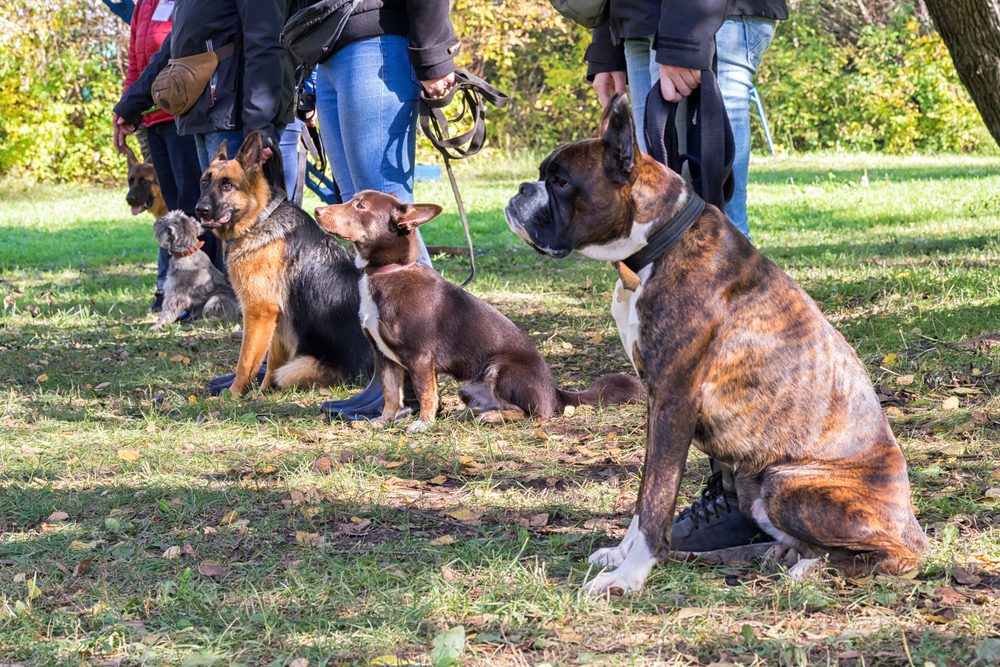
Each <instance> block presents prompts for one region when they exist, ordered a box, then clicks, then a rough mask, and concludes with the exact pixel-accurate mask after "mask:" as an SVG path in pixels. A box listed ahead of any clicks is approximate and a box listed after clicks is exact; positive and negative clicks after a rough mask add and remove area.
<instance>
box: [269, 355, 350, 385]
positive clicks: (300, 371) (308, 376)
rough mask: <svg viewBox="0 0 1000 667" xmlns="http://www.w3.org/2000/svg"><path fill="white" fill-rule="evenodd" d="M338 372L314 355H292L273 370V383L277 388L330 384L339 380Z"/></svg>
mask: <svg viewBox="0 0 1000 667" xmlns="http://www.w3.org/2000/svg"><path fill="white" fill-rule="evenodd" d="M341 379H342V378H341V377H340V374H339V373H338V372H336V371H335V370H333V369H332V368H330V367H329V366H327V365H326V364H324V363H323V362H321V361H320V360H319V359H317V358H316V357H310V356H309V355H305V354H304V355H300V356H297V357H293V358H292V359H290V360H289V361H288V363H286V364H285V365H283V366H282V367H281V368H278V369H275V371H274V383H275V384H276V385H277V386H278V388H279V389H309V388H310V387H313V386H321V387H322V386H326V387H328V386H330V385H334V384H337V383H338V382H340V381H341Z"/></svg>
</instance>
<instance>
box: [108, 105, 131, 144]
mask: <svg viewBox="0 0 1000 667" xmlns="http://www.w3.org/2000/svg"><path fill="white" fill-rule="evenodd" d="M111 120H112V122H113V123H114V126H115V135H114V141H113V143H114V145H115V149H116V150H117V151H118V152H119V153H125V137H127V136H128V135H130V134H132V133H133V132H135V125H129V124H128V123H126V122H125V119H123V118H122V117H121V116H119V115H118V114H116V113H115V114H111Z"/></svg>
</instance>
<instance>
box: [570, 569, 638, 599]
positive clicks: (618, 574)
mask: <svg viewBox="0 0 1000 667" xmlns="http://www.w3.org/2000/svg"><path fill="white" fill-rule="evenodd" d="M644 583H646V578H645V577H642V578H636V577H631V576H629V572H627V571H622V569H621V568H619V569H617V570H611V571H610V572H601V573H600V574H599V575H597V576H596V577H594V578H593V579H591V580H590V581H588V582H587V583H586V584H585V585H584V587H583V590H584V591H585V592H586V593H587V594H589V595H614V594H619V595H621V594H625V593H636V592H638V591H641V590H642V585H643V584H644Z"/></svg>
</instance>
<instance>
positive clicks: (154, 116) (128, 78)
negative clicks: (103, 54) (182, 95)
mask: <svg viewBox="0 0 1000 667" xmlns="http://www.w3.org/2000/svg"><path fill="white" fill-rule="evenodd" d="M159 4H160V0H138V1H137V2H136V6H135V10H134V11H133V12H132V28H131V30H130V32H129V38H128V71H126V72H125V90H128V88H129V86H131V85H132V84H133V83H134V82H135V80H136V79H138V78H139V75H140V74H142V70H144V69H146V65H148V64H149V61H150V59H151V58H152V57H153V56H154V55H155V54H156V52H157V51H158V50H159V49H160V44H162V43H163V39H164V38H165V37H166V36H167V35H169V34H170V25H171V24H170V18H169V17H168V18H167V20H166V21H154V20H153V13H154V12H155V11H156V8H157V6H159ZM173 119H174V117H173V116H171V115H170V114H168V113H166V112H164V111H160V110H159V109H157V110H155V111H150V112H149V113H147V114H145V115H144V116H143V117H142V124H143V125H145V126H146V127H149V126H151V125H156V124H158V123H165V122H167V121H168V120H169V121H172V120H173Z"/></svg>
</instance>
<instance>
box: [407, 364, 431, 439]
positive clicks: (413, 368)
mask: <svg viewBox="0 0 1000 667" xmlns="http://www.w3.org/2000/svg"><path fill="white" fill-rule="evenodd" d="M410 379H411V380H412V381H413V390H414V391H415V392H416V393H417V400H418V401H420V415H419V417H417V419H416V421H414V422H413V423H412V424H410V425H409V426H408V427H406V430H407V431H409V432H410V433H419V432H420V431H426V430H427V429H428V428H430V425H431V424H433V423H434V419H435V417H437V411H438V386H437V370H436V369H435V368H434V358H433V357H432V356H430V355H429V354H426V355H422V356H420V357H417V358H416V359H414V360H413V361H411V362H410Z"/></svg>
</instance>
